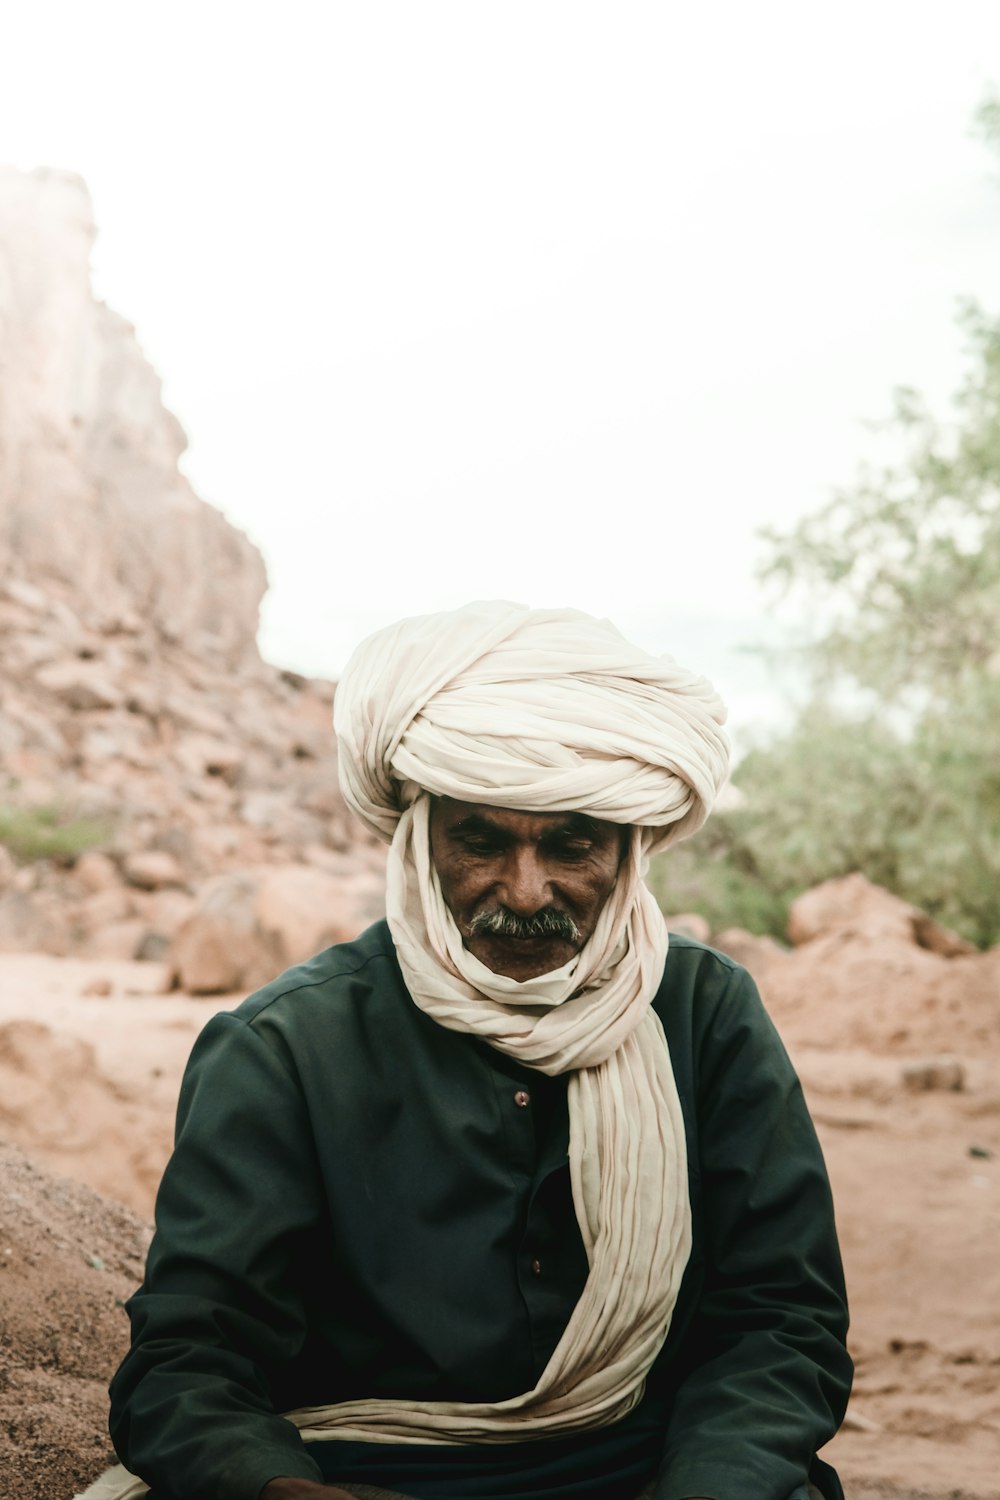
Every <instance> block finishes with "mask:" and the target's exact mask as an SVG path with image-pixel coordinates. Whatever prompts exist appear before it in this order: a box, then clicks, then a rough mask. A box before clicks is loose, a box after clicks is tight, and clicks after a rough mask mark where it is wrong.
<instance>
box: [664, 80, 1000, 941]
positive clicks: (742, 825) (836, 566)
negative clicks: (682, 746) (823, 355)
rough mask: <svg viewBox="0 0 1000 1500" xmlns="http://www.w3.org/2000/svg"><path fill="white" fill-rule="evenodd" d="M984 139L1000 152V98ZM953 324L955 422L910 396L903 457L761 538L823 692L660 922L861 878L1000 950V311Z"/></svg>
mask: <svg viewBox="0 0 1000 1500" xmlns="http://www.w3.org/2000/svg"><path fill="white" fill-rule="evenodd" d="M976 129H977V132H978V133H979V134H980V135H981V136H982V137H983V138H984V139H985V140H986V141H987V142H988V143H989V144H990V145H991V146H992V147H993V148H995V149H996V150H997V153H998V154H1000V94H998V93H995V92H994V93H992V94H991V95H989V96H988V97H987V98H986V99H985V100H984V102H983V104H982V105H981V107H980V109H979V111H978V113H977V116H976ZM960 322H961V326H962V327H963V328H964V330H965V335H966V339H967V344H968V354H969V363H968V373H967V376H966V378H965V380H964V382H963V384H962V387H961V389H960V390H959V392H958V394H957V396H956V397H955V400H954V404H953V411H952V413H951V415H950V417H949V419H948V421H946V422H939V421H938V420H936V419H935V417H934V416H933V415H932V414H931V412H930V411H929V410H928V409H927V407H926V405H925V404H924V403H923V401H922V400H921V398H920V397H919V396H918V395H917V393H915V392H914V391H912V390H910V389H905V388H904V389H900V390H898V391H897V392H896V397H895V406H894V413H893V417H892V419H891V421H890V423H889V424H888V427H887V434H886V435H887V438H888V440H889V442H890V443H891V445H892V448H893V452H894V454H895V457H894V459H893V461H892V462H891V463H889V464H887V465H886V466H884V467H881V468H877V469H876V468H872V467H869V468H865V469H863V470H862V472H861V474H860V475H859V478H858V480H857V482H856V483H855V484H854V485H853V486H851V487H850V488H848V489H845V490H842V491H840V492H838V493H836V494H835V495H834V496H833V498H832V500H831V501H830V503H829V504H828V505H826V506H825V507H823V508H822V509H821V510H820V511H819V512H817V513H816V514H814V515H812V516H809V517H807V518H806V519H805V520H804V521H802V522H801V523H800V524H799V525H798V526H796V527H795V528H794V529H793V530H791V531H789V532H787V533H784V534H783V533H780V532H776V531H770V532H766V533H764V536H765V541H766V544H767V546H768V548H769V555H768V557H767V560H766V562H765V565H764V567H763V569H762V570H761V571H762V575H763V577H764V578H766V579H768V580H770V581H771V582H772V583H774V584H776V585H778V588H779V591H781V592H784V593H785V594H793V595H795V594H798V595H799V596H800V597H803V598H804V599H805V600H806V601H807V602H808V605H809V606H810V608H811V610H812V618H814V619H816V620H817V622H818V623H817V625H816V629H815V634H814V638H813V640H812V641H811V642H810V643H808V644H807V646H806V647H805V648H804V652H803V654H804V656H805V659H806V661H807V662H808V663H809V665H810V666H811V668H812V669H813V675H812V681H813V696H812V700H811V702H810V703H809V705H808V706H807V707H806V708H805V709H804V710H802V711H801V712H800V713H799V716H798V721H797V723H796V725H795V727H794V729H793V731H792V732H791V733H790V734H789V735H787V736H785V737H784V738H782V739H778V740H776V741H775V742H773V743H771V744H770V745H767V746H761V747H759V748H758V749H756V750H754V751H753V752H752V753H751V754H750V755H748V756H747V757H746V758H745V759H744V760H743V761H742V762H741V764H740V765H739V766H738V767H737V770H736V773H735V782H736V786H737V788H738V789H739V791H740V793H741V799H742V800H741V802H740V805H739V806H738V807H735V808H733V809H732V810H731V811H729V812H726V813H723V814H716V817H715V819H714V820H713V822H714V827H713V830H712V833H711V837H710V838H709V839H708V840H707V841H706V842H705V843H703V844H701V847H700V848H699V843H700V841H696V843H695V844H694V846H693V847H692V851H691V852H690V853H689V852H687V851H686V850H685V849H684V848H683V846H682V849H681V850H679V851H677V854H676V855H670V854H668V855H667V856H665V860H664V863H663V865H662V866H661V868H660V870H658V871H657V873H656V876H655V880H656V883H657V891H658V895H659V896H660V899H661V901H662V903H663V905H664V907H665V908H666V909H667V910H673V911H679V910H681V909H682V908H683V907H692V908H694V909H695V910H700V911H702V912H703V913H704V914H705V915H706V916H707V917H708V918H709V919H710V921H711V922H712V923H713V926H715V927H719V926H725V925H728V924H730V923H739V925H742V926H746V927H749V928H750V929H751V930H754V931H764V932H771V933H773V934H775V935H780V933H781V931H782V929H783V926H784V913H785V912H786V911H787V906H788V903H789V901H790V900H791V899H792V897H793V896H794V895H795V894H797V893H798V892H799V891H801V890H804V889H807V888H808V887H809V886H811V885H814V884H816V883H817V882H819V881H821V880H825V879H828V878H830V877H832V876H837V875H845V874H848V873H850V872H851V871H852V870H861V871H862V872H863V873H864V874H865V875H867V876H868V878H869V879H870V880H873V881H875V882H877V883H878V884H880V885H884V886H887V887H888V888H889V889H890V890H893V891H896V892H897V893H898V894H899V895H901V896H903V897H905V898H906V899H908V900H910V901H912V902H914V903H915V904H916V905H918V906H921V907H923V908H924V909H926V910H927V911H929V912H930V913H931V914H932V915H934V916H935V917H937V918H938V919H939V920H941V921H944V922H945V923H947V924H948V925H949V926H952V927H955V928H957V929H958V930H959V931H960V932H962V933H963V934H965V935H966V936H968V937H970V938H972V939H973V940H974V941H977V942H979V943H980V944H984V945H985V944H989V943H996V942H998V941H1000V899H998V895H1000V319H990V318H989V317H987V316H986V315H985V314H984V313H983V312H982V311H981V310H980V309H979V308H978V307H977V306H976V305H975V304H973V303H966V304H965V305H964V306H963V308H962V311H961V315H960ZM818 610H822V612H823V613H822V615H818V613H817V611H818ZM845 703H853V704H854V705H855V708H854V711H853V712H847V711H846V710H845V709H844V706H843V705H844V704H845ZM862 704H863V705H864V709H863V711H862V710H861V709H860V708H859V707H858V705H862ZM838 705H839V706H838ZM702 838H704V835H703V836H702ZM672 861H676V863H675V864H673V866H672V864H671V862H672Z"/></svg>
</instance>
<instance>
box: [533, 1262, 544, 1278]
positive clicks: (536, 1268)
mask: <svg viewBox="0 0 1000 1500" xmlns="http://www.w3.org/2000/svg"><path fill="white" fill-rule="evenodd" d="M531 1274H532V1276H541V1274H542V1263H541V1261H540V1260H533V1261H532V1262H531Z"/></svg>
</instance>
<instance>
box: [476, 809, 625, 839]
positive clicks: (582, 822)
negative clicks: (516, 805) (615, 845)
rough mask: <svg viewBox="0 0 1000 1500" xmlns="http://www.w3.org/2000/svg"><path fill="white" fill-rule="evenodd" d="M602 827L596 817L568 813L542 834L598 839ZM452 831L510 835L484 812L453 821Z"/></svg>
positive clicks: (545, 835) (507, 830)
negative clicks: (562, 819) (575, 835)
mask: <svg viewBox="0 0 1000 1500" xmlns="http://www.w3.org/2000/svg"><path fill="white" fill-rule="evenodd" d="M600 831H601V830H600V827H599V825H598V822H597V819H596V818H591V817H588V815H587V814H586V813H567V815H566V820H565V822H563V823H559V824H557V825H556V826H555V827H553V828H547V829H546V830H545V833H544V834H543V835H542V837H543V838H546V837H551V836H552V835H553V834H555V835H557V836H558V835H559V834H564V833H569V834H577V835H582V836H583V837H585V838H590V839H596V838H598V837H599V836H600ZM450 832H451V833H453V834H455V833H458V834H463V833H489V834H493V835H497V834H502V835H509V829H507V828H504V827H503V825H502V824H500V823H494V822H493V819H492V818H490V817H488V816H486V815H485V814H484V813H469V814H468V816H467V817H464V818H461V819H460V820H459V822H457V823H453V824H452V826H451V829H450Z"/></svg>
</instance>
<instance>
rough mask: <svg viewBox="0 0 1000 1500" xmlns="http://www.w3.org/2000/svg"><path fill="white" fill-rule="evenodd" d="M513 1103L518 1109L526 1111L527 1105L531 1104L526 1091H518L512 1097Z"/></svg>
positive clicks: (529, 1096)
mask: <svg viewBox="0 0 1000 1500" xmlns="http://www.w3.org/2000/svg"><path fill="white" fill-rule="evenodd" d="M514 1103H515V1104H516V1105H517V1107H518V1109H527V1107H528V1105H529V1104H530V1103H531V1095H530V1094H529V1093H528V1090H527V1089H518V1091H517V1093H516V1094H515V1095H514Z"/></svg>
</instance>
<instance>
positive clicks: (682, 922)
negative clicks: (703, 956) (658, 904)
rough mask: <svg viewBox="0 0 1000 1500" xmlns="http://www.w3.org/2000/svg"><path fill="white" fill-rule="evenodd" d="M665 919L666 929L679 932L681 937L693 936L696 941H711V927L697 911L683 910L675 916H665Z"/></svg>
mask: <svg viewBox="0 0 1000 1500" xmlns="http://www.w3.org/2000/svg"><path fill="white" fill-rule="evenodd" d="M666 921H667V927H668V929H669V930H670V931H671V932H678V933H680V934H681V936H682V937H689V938H694V940H695V942H696V943H710V942H711V941H712V929H711V927H710V926H709V925H708V923H707V922H706V921H705V918H704V917H700V916H699V915H698V913H697V912H693V911H683V912H680V913H679V914H678V915H677V916H671V917H667V919H666Z"/></svg>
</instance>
